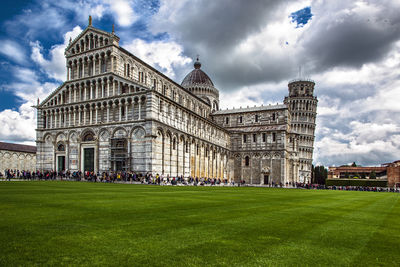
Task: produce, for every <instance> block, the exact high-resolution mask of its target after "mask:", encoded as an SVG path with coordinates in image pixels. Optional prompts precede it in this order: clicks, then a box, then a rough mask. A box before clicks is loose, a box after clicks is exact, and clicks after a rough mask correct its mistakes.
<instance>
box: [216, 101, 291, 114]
mask: <svg viewBox="0 0 400 267" xmlns="http://www.w3.org/2000/svg"><path fill="white" fill-rule="evenodd" d="M286 108H287V106H286V105H285V104H280V105H268V106H257V107H247V108H233V109H226V110H217V111H215V112H213V113H212V114H213V115H222V114H232V113H242V112H254V111H263V110H274V109H286Z"/></svg>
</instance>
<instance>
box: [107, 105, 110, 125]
mask: <svg viewBox="0 0 400 267" xmlns="http://www.w3.org/2000/svg"><path fill="white" fill-rule="evenodd" d="M109 121H110V104H108V103H107V122H109Z"/></svg>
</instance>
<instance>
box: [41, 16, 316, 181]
mask: <svg viewBox="0 0 400 267" xmlns="http://www.w3.org/2000/svg"><path fill="white" fill-rule="evenodd" d="M65 56H66V67H67V79H66V81H65V82H64V83H63V84H62V85H60V86H59V87H58V88H56V89H55V90H54V91H53V92H52V93H51V94H50V95H49V96H48V97H47V98H46V99H45V100H43V101H42V102H41V103H38V105H37V106H36V108H37V118H38V121H37V138H36V143H37V154H36V157H37V165H36V167H37V169H38V170H57V171H62V170H70V171H78V170H80V171H94V172H100V173H102V172H118V171H132V172H136V173H152V174H153V175H155V174H157V173H158V174H160V175H163V176H164V177H167V176H169V177H177V176H183V177H185V178H186V177H198V178H217V179H226V180H228V181H235V182H238V181H240V180H245V181H246V182H247V183H251V184H271V183H272V182H274V183H289V182H291V183H293V182H309V181H310V178H311V163H312V155H313V144H314V129H315V118H316V107H317V99H316V97H314V96H313V90H314V82H313V81H307V80H296V81H293V82H290V83H289V96H288V97H286V98H285V100H284V103H282V104H280V105H268V106H258V107H250V108H240V109H231V110H221V109H220V108H219V91H218V89H216V88H215V87H214V84H213V82H212V81H211V79H210V78H209V76H208V75H207V74H206V73H205V72H204V71H202V70H201V64H200V62H199V61H198V60H197V61H196V62H195V64H194V69H193V70H192V71H191V72H190V73H189V74H188V75H187V76H186V77H185V78H184V80H183V82H182V83H181V84H178V83H176V82H175V81H173V80H171V79H170V78H168V77H167V76H165V75H164V74H162V73H160V72H159V71H157V70H156V69H155V68H153V67H151V66H149V65H148V64H146V63H145V62H143V61H142V60H140V59H139V58H137V57H136V56H134V55H132V54H131V53H130V52H128V51H127V50H125V49H124V48H122V47H120V46H119V38H118V36H117V35H115V33H114V31H113V32H111V33H109V32H105V31H102V30H100V29H97V28H94V27H93V26H92V25H91V22H89V26H88V27H87V28H86V29H85V30H84V31H83V32H82V33H81V34H80V35H79V36H78V37H76V38H75V40H71V41H70V44H69V45H68V47H67V48H66V50H65Z"/></svg>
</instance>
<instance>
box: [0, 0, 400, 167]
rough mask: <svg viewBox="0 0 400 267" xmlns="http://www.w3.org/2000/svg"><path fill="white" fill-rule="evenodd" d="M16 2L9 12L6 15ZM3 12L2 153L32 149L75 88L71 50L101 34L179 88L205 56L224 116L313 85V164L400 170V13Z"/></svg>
mask: <svg viewBox="0 0 400 267" xmlns="http://www.w3.org/2000/svg"><path fill="white" fill-rule="evenodd" d="M4 2H8V3H4ZM2 4H3V5H2V9H1V10H0V25H1V28H0V68H1V71H0V141H6V142H17V143H27V144H34V140H35V130H34V129H35V120H36V117H35V112H34V109H33V108H32V107H31V106H32V105H34V104H35V103H36V101H37V98H40V99H44V98H45V96H46V95H48V94H49V93H50V92H51V91H53V90H54V89H55V88H56V87H58V86H59V85H60V84H61V83H62V82H63V81H64V79H65V77H66V70H65V67H64V66H65V60H64V55H63V53H64V49H65V45H66V43H67V42H68V40H69V38H74V37H75V36H77V35H78V34H79V33H80V32H81V31H82V30H83V29H84V28H85V27H86V26H87V18H88V16H89V14H91V15H92V17H93V24H94V26H95V27H98V28H100V29H103V30H107V31H111V28H112V26H111V25H112V24H115V28H116V34H117V35H118V36H119V37H120V38H121V41H120V44H121V45H122V46H123V47H125V48H126V49H128V50H129V51H131V52H132V53H133V54H135V55H137V56H138V57H139V58H142V59H143V60H145V61H147V62H148V63H150V64H151V65H153V66H154V67H156V68H157V69H159V70H160V71H162V72H163V73H165V74H166V75H168V76H170V77H171V78H173V79H174V80H175V81H177V82H178V83H180V82H181V81H182V79H183V77H184V76H185V74H186V73H188V72H189V71H190V70H191V69H192V66H193V59H194V58H195V57H196V55H197V54H199V55H200V61H201V62H202V69H203V70H204V71H206V72H207V73H208V75H209V76H210V77H211V79H212V80H213V81H214V84H215V85H216V87H217V88H218V89H219V90H220V101H221V107H222V108H227V107H229V108H231V107H239V106H247V105H249V106H254V105H260V104H264V105H266V104H270V103H277V102H282V101H283V98H284V97H285V95H287V83H288V81H290V80H291V79H294V78H297V77H298V76H299V71H298V70H299V66H301V68H302V76H303V77H306V78H311V79H313V80H315V82H316V91H315V92H316V95H317V96H318V99H319V104H318V117H317V130H316V144H315V155H314V164H324V165H341V164H347V163H350V162H353V161H355V162H357V163H358V164H362V165H379V164H380V163H384V162H391V161H394V160H398V159H400V154H399V152H400V127H399V124H400V16H399V10H400V1H398V0H380V1H376V0H375V1H347V0H335V1H323V0H316V1H309V0H308V1H285V0H252V1H248V0H218V1H215V0H166V1H163V0H160V1H157V0H154V1H150V0H133V1H127V0H81V1H67V0H57V1H53V0H36V1H35V0H31V1H22V0H20V1H9V0H7V1H4V0H3V2H2Z"/></svg>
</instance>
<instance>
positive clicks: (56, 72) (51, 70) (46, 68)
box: [30, 26, 82, 81]
mask: <svg viewBox="0 0 400 267" xmlns="http://www.w3.org/2000/svg"><path fill="white" fill-rule="evenodd" d="M81 32H82V29H81V27H79V26H76V27H75V28H74V29H73V30H72V31H69V32H67V33H66V34H64V43H63V44H58V45H53V46H52V47H51V49H50V51H49V56H48V57H49V59H45V57H44V55H43V47H42V46H41V45H40V43H39V41H36V42H31V43H30V45H31V48H32V54H31V58H32V60H33V61H34V62H36V63H37V64H38V65H39V66H40V67H41V69H42V71H43V72H45V73H46V75H47V76H48V77H50V78H53V79H56V80H59V81H64V80H65V78H66V73H67V72H66V67H65V55H64V51H65V48H66V47H67V45H68V43H69V40H70V38H71V39H74V38H75V37H77V36H78V35H79V34H80V33H81Z"/></svg>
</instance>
